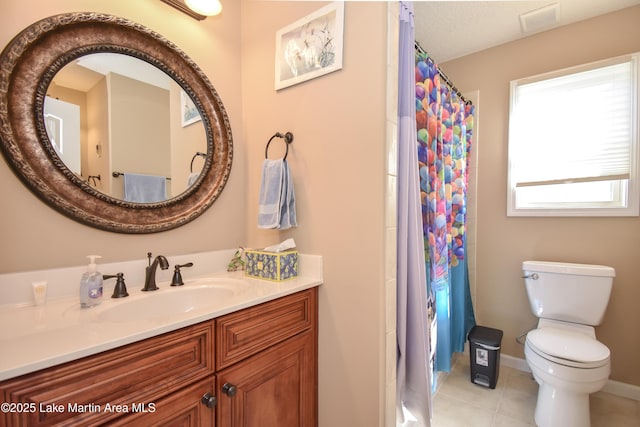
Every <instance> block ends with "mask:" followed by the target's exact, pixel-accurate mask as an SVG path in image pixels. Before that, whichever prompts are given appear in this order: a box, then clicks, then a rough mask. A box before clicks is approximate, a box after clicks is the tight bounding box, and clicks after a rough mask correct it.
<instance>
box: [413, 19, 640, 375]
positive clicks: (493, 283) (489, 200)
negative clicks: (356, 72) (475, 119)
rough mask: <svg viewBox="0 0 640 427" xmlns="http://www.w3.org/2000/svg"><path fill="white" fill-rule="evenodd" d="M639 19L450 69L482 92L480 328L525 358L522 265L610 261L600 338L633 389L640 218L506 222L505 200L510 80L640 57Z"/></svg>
mask: <svg viewBox="0 0 640 427" xmlns="http://www.w3.org/2000/svg"><path fill="white" fill-rule="evenodd" d="M638 22H640V6H636V7H633V8H629V9H626V10H622V11H619V12H616V13H613V14H609V15H605V16H602V17H600V18H596V19H592V20H589V21H584V22H581V23H577V24H574V25H570V26H567V27H564V28H560V29H556V30H553V31H548V32H545V33H541V34H539V35H535V36H532V37H529V38H527V39H523V40H520V41H516V42H513V43H509V44H505V45H503V46H499V47H497V48H494V49H489V50H486V51H484V52H480V53H477V54H474V55H469V56H466V57H464V58H460V59H458V60H454V61H450V62H447V63H444V64H442V68H443V69H444V70H445V72H446V73H447V75H448V76H449V77H450V78H451V79H452V80H453V81H454V82H455V84H456V85H457V86H458V88H461V90H463V91H469V90H475V89H479V91H480V109H481V113H480V114H481V117H482V123H481V124H480V133H479V135H478V136H479V141H480V143H479V147H478V149H477V151H476V152H475V154H476V155H478V156H479V159H478V163H479V166H478V200H477V206H478V212H477V227H478V236H477V253H478V259H477V301H476V306H475V308H476V315H477V320H478V322H479V323H480V324H483V325H486V326H491V327H497V328H500V329H503V330H504V332H505V336H504V339H503V352H504V353H505V354H509V355H513V356H517V357H524V356H523V349H522V346H521V345H520V344H518V343H516V341H515V338H516V336H518V335H519V334H521V333H523V332H525V331H527V330H528V329H529V328H531V327H532V326H534V325H535V321H536V319H535V318H534V317H533V315H531V311H530V309H529V306H528V301H527V296H526V291H525V289H524V284H523V281H522V279H521V278H520V277H521V275H522V274H521V271H520V268H521V263H522V261H524V260H528V259H537V260H551V261H567V262H580V263H592V264H605V265H610V266H612V267H614V268H615V269H616V274H617V276H616V279H615V281H614V288H613V293H612V296H611V300H610V302H609V307H608V310H607V314H606V316H605V319H604V323H603V324H602V325H601V326H600V327H598V328H597V335H598V337H599V338H600V339H601V340H602V342H604V343H605V344H606V345H607V346H609V348H610V349H611V353H612V356H611V360H612V372H611V379H613V380H617V381H622V382H625V383H629V384H635V385H640V365H639V364H638V354H639V353H640V333H639V332H638V325H640V310H638V301H640V281H639V279H638V274H637V266H638V265H639V264H640V249H639V247H640V218H637V217H635V218H508V217H507V216H506V211H507V206H506V203H507V201H506V197H507V131H508V120H509V81H510V80H513V79H517V78H520V77H525V76H530V75H534V74H539V73H543V72H546V71H551V70H557V69H561V68H565V67H569V66H573V65H578V64H583V63H588V62H592V61H596V60H599V59H604V58H608V57H613V56H617V55H622V54H625V53H632V52H637V51H640V26H639V25H638ZM425 48H426V49H427V50H428V44H426V45H425ZM567 101H568V102H570V101H571V100H567ZM594 101H595V102H594V108H595V107H596V104H597V100H594ZM567 107H568V108H570V107H571V105H570V104H568V105H567ZM549 119H551V120H553V119H554V118H553V117H550V118H549ZM568 125H572V124H571V123H569V124H568ZM580 125H588V124H587V123H584V124H580Z"/></svg>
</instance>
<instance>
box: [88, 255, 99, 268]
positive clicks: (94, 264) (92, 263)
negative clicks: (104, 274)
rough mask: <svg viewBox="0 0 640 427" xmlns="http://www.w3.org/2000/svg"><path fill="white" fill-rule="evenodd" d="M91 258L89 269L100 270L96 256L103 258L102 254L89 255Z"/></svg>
mask: <svg viewBox="0 0 640 427" xmlns="http://www.w3.org/2000/svg"><path fill="white" fill-rule="evenodd" d="M87 258H89V271H91V272H94V271H98V266H97V265H96V258H102V257H101V256H100V255H87Z"/></svg>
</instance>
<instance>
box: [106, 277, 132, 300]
mask: <svg viewBox="0 0 640 427" xmlns="http://www.w3.org/2000/svg"><path fill="white" fill-rule="evenodd" d="M114 277H116V286H115V287H114V288H113V295H111V298H124V297H128V296H129V293H128V292H127V285H126V284H125V283H124V273H118V274H115V275H113V274H105V275H104V276H102V279H103V280H107V279H112V278H114Z"/></svg>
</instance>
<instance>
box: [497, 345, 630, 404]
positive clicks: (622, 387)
mask: <svg viewBox="0 0 640 427" xmlns="http://www.w3.org/2000/svg"><path fill="white" fill-rule="evenodd" d="M500 364H501V365H503V366H508V367H510V368H513V369H517V370H519V371H523V372H531V369H529V365H528V364H527V361H526V360H524V359H521V358H519V357H513V356H509V355H508V354H501V355H500ZM602 391H604V392H605V393H609V394H613V395H614V396H619V397H624V398H627V399H633V400H638V401H640V386H637V385H632V384H627V383H623V382H620V381H614V380H609V381H608V382H607V384H606V385H605V386H604V388H603V389H602Z"/></svg>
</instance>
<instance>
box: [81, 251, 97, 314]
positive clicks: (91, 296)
mask: <svg viewBox="0 0 640 427" xmlns="http://www.w3.org/2000/svg"><path fill="white" fill-rule="evenodd" d="M87 258H89V266H88V268H87V271H86V272H85V273H84V274H83V275H82V279H81V280H80V307H82V308H87V307H94V306H96V305H98V304H100V303H101V302H102V274H100V273H99V272H98V266H97V265H96V258H102V257H101V256H100V255H88V256H87Z"/></svg>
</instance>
